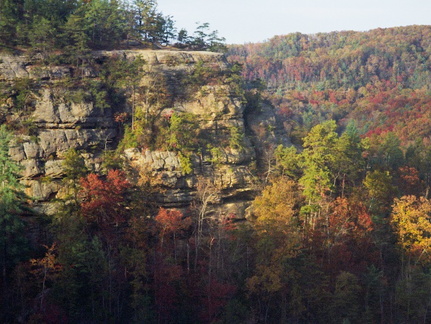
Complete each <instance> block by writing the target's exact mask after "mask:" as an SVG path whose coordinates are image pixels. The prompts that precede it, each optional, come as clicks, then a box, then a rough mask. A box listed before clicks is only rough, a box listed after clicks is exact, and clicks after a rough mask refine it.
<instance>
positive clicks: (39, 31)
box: [0, 0, 226, 62]
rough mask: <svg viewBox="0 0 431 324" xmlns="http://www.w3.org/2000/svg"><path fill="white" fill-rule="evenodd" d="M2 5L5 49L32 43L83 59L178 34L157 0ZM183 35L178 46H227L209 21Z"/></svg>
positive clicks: (39, 49) (0, 37)
mask: <svg viewBox="0 0 431 324" xmlns="http://www.w3.org/2000/svg"><path fill="white" fill-rule="evenodd" d="M0 4H1V6H0V8H1V10H0V46H1V47H2V48H1V50H11V49H13V48H14V47H15V46H26V47H29V48H31V51H32V52H33V53H40V54H42V57H43V58H44V59H46V58H47V57H48V56H49V53H50V52H52V51H53V50H54V49H62V50H66V52H67V53H68V55H69V56H70V57H72V58H73V60H75V61H76V62H79V61H80V60H82V59H83V58H85V56H86V55H87V54H88V52H89V51H90V50H95V49H113V48H118V47H123V46H130V45H134V46H136V45H140V46H147V45H157V46H166V45H168V44H170V43H171V42H172V41H174V40H175V39H176V38H177V34H176V28H175V26H174V20H173V18H172V17H171V16H165V15H163V13H162V12H160V11H158V8H157V2H156V1H154V0H134V1H130V2H123V1H117V0H113V1H107V0H92V1H79V0H68V1H62V0H42V1H39V0H17V1H10V0H2V1H1V3H0ZM180 33H181V32H180ZM178 39H179V40H180V43H178V44H177V45H178V46H180V47H184V46H186V47H188V48H190V49H198V50H212V51H224V50H225V48H226V47H225V45H224V41H225V40H224V38H223V37H219V36H218V32H217V31H209V24H208V23H204V24H203V25H201V26H199V27H197V29H196V31H195V33H194V36H193V37H188V36H186V37H184V35H182V36H179V37H178Z"/></svg>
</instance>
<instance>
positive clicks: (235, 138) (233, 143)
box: [229, 126, 245, 152]
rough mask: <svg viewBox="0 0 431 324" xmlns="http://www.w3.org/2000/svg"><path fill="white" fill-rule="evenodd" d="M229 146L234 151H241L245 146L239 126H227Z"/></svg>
mask: <svg viewBox="0 0 431 324" xmlns="http://www.w3.org/2000/svg"><path fill="white" fill-rule="evenodd" d="M229 133H230V136H229V146H230V147H231V148H233V149H234V150H236V151H239V152H242V151H244V148H245V138H244V132H241V130H240V129H239V127H237V126H232V127H230V128H229Z"/></svg>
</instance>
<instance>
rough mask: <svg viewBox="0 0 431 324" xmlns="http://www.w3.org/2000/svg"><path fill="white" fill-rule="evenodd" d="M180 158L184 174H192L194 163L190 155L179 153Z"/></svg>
mask: <svg viewBox="0 0 431 324" xmlns="http://www.w3.org/2000/svg"><path fill="white" fill-rule="evenodd" d="M178 158H179V159H180V165H181V171H182V172H183V173H184V174H190V173H192V172H193V164H192V161H191V158H190V156H187V155H183V153H181V152H179V153H178Z"/></svg>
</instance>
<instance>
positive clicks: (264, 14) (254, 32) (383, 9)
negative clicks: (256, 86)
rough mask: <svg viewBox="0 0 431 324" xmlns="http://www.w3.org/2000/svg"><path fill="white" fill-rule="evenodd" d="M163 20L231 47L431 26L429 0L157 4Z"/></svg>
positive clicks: (171, 0)
mask: <svg viewBox="0 0 431 324" xmlns="http://www.w3.org/2000/svg"><path fill="white" fill-rule="evenodd" d="M157 3H158V8H159V10H160V11H162V12H163V14H164V15H170V16H173V18H174V20H175V21H176V24H175V25H176V27H177V28H178V29H180V28H186V29H187V30H188V31H189V33H192V32H193V31H194V30H195V29H196V26H197V25H196V22H200V23H205V22H208V23H209V24H210V30H218V32H219V36H223V37H225V38H226V43H228V44H244V43H249V42H260V41H264V40H267V39H269V38H271V37H273V36H275V35H285V34H289V33H294V32H301V33H304V34H314V33H318V32H330V31H341V30H355V31H366V30H370V29H374V28H378V27H382V28H385V27H398V26H408V25H431V0H357V1H352V0H326V1H325V0H297V1H294V0H284V1H283V0H247V1H241V0H158V1H157Z"/></svg>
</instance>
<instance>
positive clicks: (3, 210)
mask: <svg viewBox="0 0 431 324" xmlns="http://www.w3.org/2000/svg"><path fill="white" fill-rule="evenodd" d="M11 140H12V135H11V134H10V133H9V132H8V131H7V130H6V126H5V125H1V126H0V251H1V252H0V267H1V270H2V280H3V283H5V282H6V281H7V280H8V279H7V276H8V275H9V274H10V272H11V270H12V269H13V267H14V266H15V265H16V264H17V263H18V262H19V261H20V260H21V259H22V258H23V257H24V256H25V254H26V252H27V251H28V245H27V238H26V237H25V224H24V222H23V221H22V219H21V216H20V214H21V213H22V212H23V211H24V210H25V208H24V204H25V200H26V199H27V197H26V196H25V195H24V192H23V186H22V185H21V184H20V182H19V175H18V174H19V172H20V170H21V168H20V167H19V165H18V164H17V163H16V162H15V161H12V160H11V158H10V156H9V145H10V142H11ZM4 289H6V287H4ZM5 292H6V291H5Z"/></svg>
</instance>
